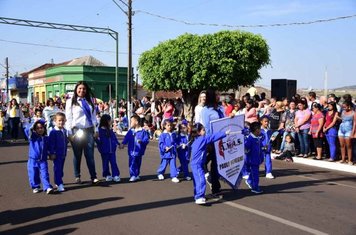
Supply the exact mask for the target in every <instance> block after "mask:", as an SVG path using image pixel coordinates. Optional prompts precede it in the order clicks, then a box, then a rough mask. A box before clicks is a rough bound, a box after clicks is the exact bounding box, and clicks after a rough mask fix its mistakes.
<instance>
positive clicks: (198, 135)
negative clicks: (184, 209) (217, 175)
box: [190, 123, 230, 205]
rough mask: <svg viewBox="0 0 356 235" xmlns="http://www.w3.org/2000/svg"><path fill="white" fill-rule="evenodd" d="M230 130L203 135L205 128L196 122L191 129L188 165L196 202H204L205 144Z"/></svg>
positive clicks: (221, 136)
mask: <svg viewBox="0 0 356 235" xmlns="http://www.w3.org/2000/svg"><path fill="white" fill-rule="evenodd" d="M229 132H230V131H226V132H217V133H214V134H212V135H205V128H204V126H203V125H202V124H200V123H196V124H195V125H194V127H193V128H192V130H191V140H192V144H191V146H192V157H191V162H190V167H191V168H192V173H193V183H194V199H195V203H196V204H199V205H200V204H205V203H206V200H205V197H204V196H205V189H206V181H205V172H204V164H205V162H206V153H207V145H208V144H211V143H214V142H215V141H217V140H220V139H222V138H224V137H225V136H226V135H227V134H229Z"/></svg>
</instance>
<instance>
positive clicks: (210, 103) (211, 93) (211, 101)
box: [205, 88, 218, 108]
mask: <svg viewBox="0 0 356 235" xmlns="http://www.w3.org/2000/svg"><path fill="white" fill-rule="evenodd" d="M205 95H206V101H205V105H206V106H207V107H209V108H211V107H212V108H217V107H218V103H217V102H216V92H215V90H214V89H213V88H208V89H207V90H206V92H205Z"/></svg>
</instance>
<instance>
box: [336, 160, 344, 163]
mask: <svg viewBox="0 0 356 235" xmlns="http://www.w3.org/2000/svg"><path fill="white" fill-rule="evenodd" d="M338 163H346V162H345V161H344V160H340V161H338Z"/></svg>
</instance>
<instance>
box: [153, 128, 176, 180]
mask: <svg viewBox="0 0 356 235" xmlns="http://www.w3.org/2000/svg"><path fill="white" fill-rule="evenodd" d="M176 138H177V135H176V133H175V132H167V131H164V132H163V133H162V134H161V135H160V136H159V141H158V148H159V153H160V156H161V164H160V165H159V167H158V170H157V173H158V174H159V175H160V174H162V175H163V174H164V172H165V170H166V168H167V165H168V164H169V166H170V176H171V178H174V177H177V168H176V155H177V141H176ZM166 147H172V148H171V149H170V150H168V151H167V152H166Z"/></svg>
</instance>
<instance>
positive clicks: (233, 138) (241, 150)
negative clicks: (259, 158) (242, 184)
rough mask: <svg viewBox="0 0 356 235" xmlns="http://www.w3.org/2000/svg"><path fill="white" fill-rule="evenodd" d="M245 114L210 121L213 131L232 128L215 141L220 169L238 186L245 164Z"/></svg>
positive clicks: (232, 183)
mask: <svg viewBox="0 0 356 235" xmlns="http://www.w3.org/2000/svg"><path fill="white" fill-rule="evenodd" d="M244 118H245V116H244V115H237V116H235V117H233V118H229V117H227V118H222V119H218V120H214V121H211V122H210V125H211V130H212V132H213V133H216V132H219V131H224V132H225V131H227V130H230V134H229V135H228V136H226V137H225V138H223V139H221V140H219V141H216V142H215V143H214V146H215V152H216V159H217V165H218V171H219V174H220V176H221V177H223V178H224V179H225V180H226V181H227V182H229V184H230V185H231V186H232V187H233V188H236V187H238V184H239V179H240V178H241V177H239V175H240V172H241V170H242V167H243V165H244V154H245V145H244V135H243V134H242V130H243V129H244Z"/></svg>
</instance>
